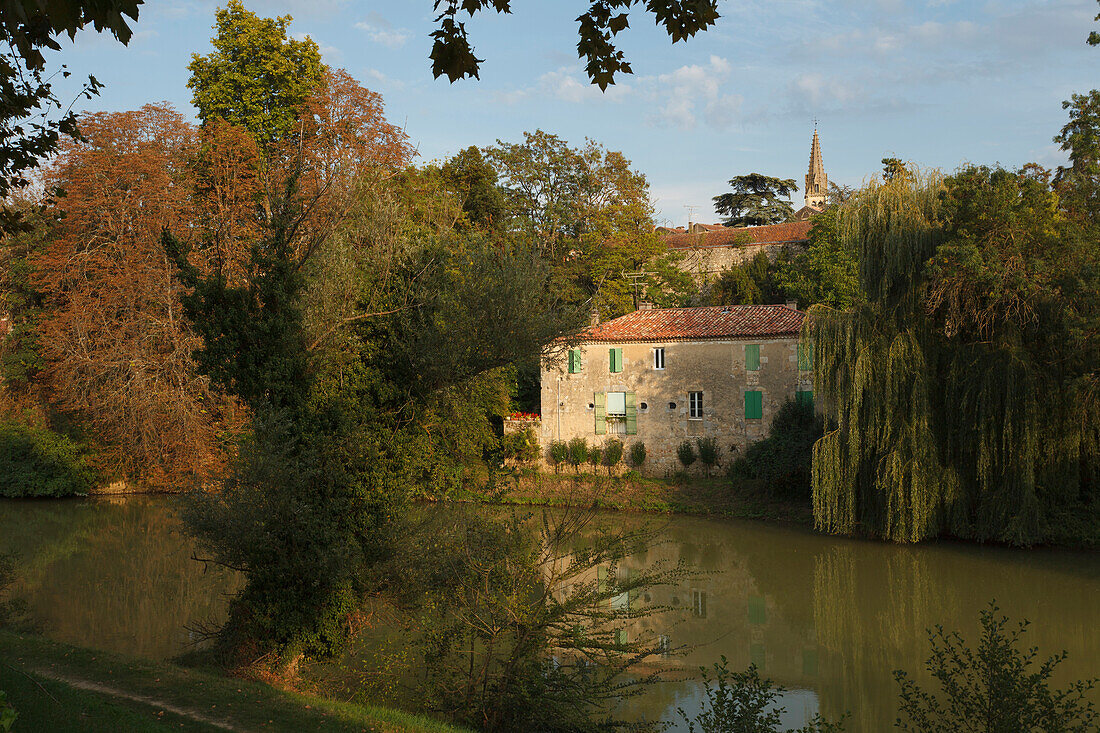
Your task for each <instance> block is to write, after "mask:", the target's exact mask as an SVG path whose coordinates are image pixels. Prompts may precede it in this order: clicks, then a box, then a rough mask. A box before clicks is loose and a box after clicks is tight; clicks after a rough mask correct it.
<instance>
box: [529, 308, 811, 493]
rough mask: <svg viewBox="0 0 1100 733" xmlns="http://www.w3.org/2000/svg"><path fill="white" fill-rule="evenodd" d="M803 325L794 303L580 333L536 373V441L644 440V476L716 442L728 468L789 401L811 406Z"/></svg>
mask: <svg viewBox="0 0 1100 733" xmlns="http://www.w3.org/2000/svg"><path fill="white" fill-rule="evenodd" d="M804 317H805V314H803V313H802V312H801V311H799V310H797V309H796V308H794V307H793V306H791V305H749V306H715V307H699V308H665V309H642V310H637V311H635V312H633V313H629V314H627V315H625V316H622V317H620V318H616V319H613V320H610V321H607V322H605V323H598V324H594V325H592V326H590V327H589V328H587V329H585V331H583V332H582V333H581V334H580V336H579V338H578V340H577V343H576V344H575V345H574V346H573V347H572V348H568V349H566V350H564V351H563V353H562V354H561V355H560V357H559V358H556V359H553V360H549V362H548V364H547V366H545V367H544V368H543V371H542V384H541V388H542V395H541V397H542V434H541V436H540V437H541V444H542V446H543V448H544V449H545V448H546V447H548V446H549V445H550V443H551V442H552V441H558V440H560V441H568V440H570V439H572V438H575V437H582V438H585V439H586V440H587V441H588V443H589V444H590V445H598V444H601V443H603V442H604V441H605V440H607V438H609V437H614V438H618V439H620V440H622V441H623V442H624V443H626V444H627V446H629V445H630V444H631V443H633V442H635V441H641V442H642V443H643V444H644V445H645V447H646V452H647V458H646V464H645V466H644V471H645V472H646V473H649V474H654V475H661V474H665V473H668V472H670V471H674V470H676V469H677V468H678V467H679V463H678V459H677V457H676V449H677V447H678V446H679V445H680V443H681V442H683V441H684V440H692V441H694V439H696V438H705V437H714V438H716V439H717V443H718V447H719V450H720V452H721V455H722V461H723V463H725V462H726V461H727V460H728V459H729V457H730V456H731V454H736V453H737V452H739V451H741V450H742V449H743V448H744V447H745V446H746V445H748V444H749V443H752V442H753V441H755V440H759V439H760V438H763V437H765V436H766V435H767V434H768V430H769V428H770V426H771V422H772V419H773V418H774V417H775V414H776V412H777V411H778V410H779V408H780V407H781V406H782V405H783V403H784V402H786V401H787V400H805V401H810V402H812V401H813V392H812V390H813V387H812V383H813V372H812V353H811V352H810V351H809V350H808V349H803V347H802V346H801V344H800V343H799V332H800V330H801V328H802V321H803V319H804Z"/></svg>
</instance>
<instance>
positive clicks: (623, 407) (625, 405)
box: [595, 392, 638, 435]
mask: <svg viewBox="0 0 1100 733" xmlns="http://www.w3.org/2000/svg"><path fill="white" fill-rule="evenodd" d="M635 399H636V398H635V395H634V393H633V392H597V393H596V394H595V406H596V407H595V418H596V426H595V431H596V435H605V434H611V435H637V434H638V408H637V407H636V404H637V403H636V401H635Z"/></svg>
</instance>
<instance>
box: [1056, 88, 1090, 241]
mask: <svg viewBox="0 0 1100 733" xmlns="http://www.w3.org/2000/svg"><path fill="white" fill-rule="evenodd" d="M1062 109H1067V110H1069V121H1068V122H1067V123H1066V124H1065V126H1064V127H1063V128H1062V130H1061V132H1059V134H1058V135H1055V137H1054V142H1056V143H1059V144H1061V146H1062V150H1064V151H1066V152H1067V153H1068V154H1069V163H1070V164H1069V166H1068V167H1066V166H1059V167H1058V170H1057V172H1056V173H1055V176H1054V181H1055V185H1056V186H1057V188H1058V190H1059V192H1060V193H1061V198H1062V203H1063V205H1065V206H1067V207H1069V208H1070V209H1071V210H1072V211H1073V212H1074V215H1075V216H1079V217H1082V218H1088V219H1091V220H1092V222H1093V223H1095V224H1100V91H1098V90H1096V89H1093V90H1092V91H1090V92H1089V93H1088V94H1074V95H1072V96H1071V97H1070V99H1069V100H1067V101H1065V102H1062Z"/></svg>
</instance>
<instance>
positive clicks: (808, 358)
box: [798, 344, 814, 372]
mask: <svg viewBox="0 0 1100 733" xmlns="http://www.w3.org/2000/svg"><path fill="white" fill-rule="evenodd" d="M813 368H814V345H813V344H806V345H805V346H803V345H802V344H799V345H798V370H799V371H801V372H807V371H809V370H811V369H813Z"/></svg>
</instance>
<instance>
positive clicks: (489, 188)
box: [440, 145, 507, 229]
mask: <svg viewBox="0 0 1100 733" xmlns="http://www.w3.org/2000/svg"><path fill="white" fill-rule="evenodd" d="M440 171H441V173H442V175H443V179H444V180H445V181H446V182H447V184H448V186H449V187H450V189H451V190H452V191H454V192H455V194H456V195H457V196H458V199H459V201H461V202H462V211H463V213H464V214H465V215H466V221H467V222H469V225H470V226H472V227H476V228H479V229H491V228H493V227H500V226H502V225H503V224H504V221H505V219H506V216H507V214H506V210H505V199H504V190H503V189H502V188H501V187H500V184H499V183H498V182H497V172H496V169H495V168H494V167H493V166H492V164H491V163H490V162H489V161H488V160H486V158H485V155H484V154H483V153H482V152H481V150H479V149H478V148H476V147H474V146H472V145H471V146H470V147H468V148H465V149H464V150H460V151H459V152H458V153H456V154H455V155H454V156H452V157H451V158H449V159H448V160H447V161H446V162H445V163H444V164H443V165H442V167H441V168H440Z"/></svg>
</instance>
